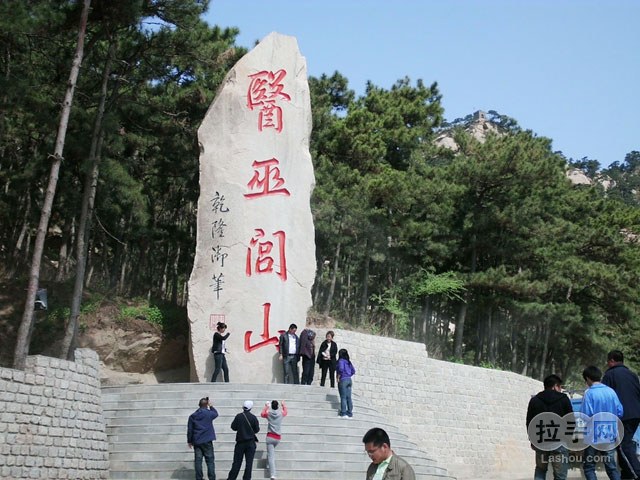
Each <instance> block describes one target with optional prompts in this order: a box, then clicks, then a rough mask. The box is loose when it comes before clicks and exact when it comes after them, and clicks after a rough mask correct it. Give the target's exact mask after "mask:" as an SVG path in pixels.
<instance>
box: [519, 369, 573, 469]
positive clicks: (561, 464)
mask: <svg viewBox="0 0 640 480" xmlns="http://www.w3.org/2000/svg"><path fill="white" fill-rule="evenodd" d="M572 412H573V408H572V407H571V400H569V397H567V395H565V394H564V393H562V380H561V379H560V377H558V376H557V375H549V376H548V377H547V378H545V379H544V390H543V391H542V392H540V393H538V394H537V395H536V396H534V397H532V398H531V400H530V401H529V407H528V408H527V430H529V424H530V423H531V421H532V420H533V419H534V418H535V416H536V415H539V414H541V413H555V414H557V415H558V416H560V417H564V416H565V415H567V414H570V413H572ZM571 420H573V419H571ZM559 424H560V422H558V428H559V427H560V425H559ZM559 433H564V432H559ZM558 438H559V437H558ZM531 448H533V449H534V450H535V452H536V469H535V473H534V477H533V478H534V480H544V479H545V478H546V476H547V468H548V466H549V464H551V466H552V468H553V478H554V480H565V479H566V478H567V471H568V470H569V461H568V451H567V448H566V447H565V446H564V445H561V446H559V447H558V448H556V449H554V450H551V451H543V450H539V449H538V448H536V447H535V446H534V445H533V444H532V445H531Z"/></svg>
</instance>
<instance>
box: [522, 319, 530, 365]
mask: <svg viewBox="0 0 640 480" xmlns="http://www.w3.org/2000/svg"><path fill="white" fill-rule="evenodd" d="M529 338H530V330H529V327H527V328H525V330H524V358H523V362H524V366H523V367H522V372H520V373H521V374H522V375H525V376H526V375H527V372H528V370H529Z"/></svg>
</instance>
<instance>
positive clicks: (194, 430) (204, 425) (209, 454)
mask: <svg viewBox="0 0 640 480" xmlns="http://www.w3.org/2000/svg"><path fill="white" fill-rule="evenodd" d="M198 407H199V408H198V410H196V411H195V412H193V413H192V414H191V415H189V422H188V424H187V443H188V444H189V448H193V453H194V455H195V460H194V466H195V470H196V480H203V479H204V476H203V473H202V457H204V459H205V461H206V463H207V477H209V480H216V463H215V457H214V453H213V441H214V440H215V439H216V431H215V430H214V429H213V421H214V420H215V419H216V418H217V417H218V411H217V410H216V409H215V408H213V406H212V405H211V404H210V403H209V397H205V398H201V399H200V402H198Z"/></svg>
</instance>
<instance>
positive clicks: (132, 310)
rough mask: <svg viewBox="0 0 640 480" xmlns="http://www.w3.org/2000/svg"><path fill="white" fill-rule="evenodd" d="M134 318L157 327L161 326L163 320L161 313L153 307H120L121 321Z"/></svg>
mask: <svg viewBox="0 0 640 480" xmlns="http://www.w3.org/2000/svg"><path fill="white" fill-rule="evenodd" d="M136 318H137V319H141V320H146V321H147V322H149V323H152V324H154V325H159V326H162V324H163V320H164V318H163V315H162V311H161V310H160V309H159V308H158V307H156V306H155V305H123V306H122V307H120V319H121V320H123V321H124V320H131V319H136Z"/></svg>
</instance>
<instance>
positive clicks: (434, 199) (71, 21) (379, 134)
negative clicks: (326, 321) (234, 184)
mask: <svg viewBox="0 0 640 480" xmlns="http://www.w3.org/2000/svg"><path fill="white" fill-rule="evenodd" d="M208 4H209V2H207V1H200V0H158V1H153V2H146V1H140V0H136V1H132V2H127V1H124V0H114V1H112V2H104V1H103V2H97V3H95V5H93V7H92V12H91V15H90V18H89V25H88V32H87V42H86V51H85V59H84V61H83V68H82V73H81V75H80V78H79V81H78V86H77V95H76V100H75V101H74V108H73V111H72V115H71V118H70V126H69V131H68V134H67V142H66V146H65V159H64V162H63V166H62V169H61V172H60V179H59V188H58V193H57V195H56V199H55V203H54V205H53V211H52V221H51V225H50V227H51V229H50V238H49V239H48V241H47V251H46V253H45V255H46V258H47V259H48V260H50V261H48V262H46V268H47V269H50V270H48V271H47V273H46V275H47V276H49V277H58V280H68V279H70V278H71V276H72V273H71V272H72V271H73V268H72V267H73V264H74V261H75V259H74V256H73V255H74V254H70V252H72V251H73V247H74V242H75V236H76V233H77V232H76V229H77V225H78V217H79V211H80V197H81V191H82V183H83V178H84V174H85V172H86V170H87V157H88V152H89V149H90V141H91V139H92V136H93V131H92V129H93V124H94V121H95V117H96V105H98V101H99V98H100V91H99V90H100V87H99V86H100V81H101V77H102V73H103V71H104V68H105V63H106V60H107V55H108V52H109V51H110V50H112V51H115V53H114V56H115V58H114V62H113V71H112V74H111V75H110V76H109V82H108V99H109V100H108V102H107V106H106V112H105V118H104V123H103V129H102V132H101V137H100V138H101V141H102V150H101V162H100V177H99V180H98V185H97V192H96V198H95V211H94V215H93V218H92V224H91V225H90V226H89V230H90V231H89V245H90V249H89V257H90V260H89V268H88V271H90V272H91V277H90V282H91V284H92V285H91V287H94V288H92V290H93V291H95V289H96V287H98V288H99V289H100V290H101V291H103V292H108V293H105V296H107V295H108V298H113V297H114V296H115V297H118V296H123V297H136V296H139V297H143V298H147V299H148V298H153V299H154V301H153V303H151V304H149V303H148V301H147V300H140V299H138V300H136V301H135V302H134V303H130V304H127V305H125V306H123V307H122V308H121V319H122V321H126V319H129V318H138V317H139V318H144V319H145V320H146V321H149V322H151V323H154V324H156V325H159V326H161V327H162V329H163V332H164V333H165V334H174V333H186V328H187V322H186V312H185V309H184V304H185V301H186V293H185V292H186V288H185V285H186V282H187V278H188V276H189V273H190V271H191V268H192V264H193V255H194V250H195V231H196V228H195V227H196V225H195V223H196V205H197V200H198V192H199V189H198V156H199V147H198V142H197V128H198V126H199V125H200V123H201V121H202V119H203V118H204V115H205V114H206V112H207V109H208V107H209V105H210V103H211V101H212V100H213V97H214V95H215V92H216V90H217V88H218V87H219V86H220V84H221V82H222V80H223V79H224V77H225V75H226V73H227V72H228V71H229V68H230V67H231V66H232V65H233V64H234V63H235V62H236V61H237V60H238V59H239V58H240V56H241V55H242V54H243V53H244V51H245V49H244V48H242V47H239V46H237V45H235V37H236V36H237V34H238V31H237V29H235V28H220V27H217V26H209V25H206V24H205V23H204V22H203V21H202V20H201V19H200V18H199V15H200V14H201V12H202V11H204V9H206V8H207V6H208ZM78 14H79V11H78V8H77V3H76V2H49V1H45V0H35V1H30V2H20V1H17V0H13V1H7V2H1V3H0V41H1V42H2V45H3V55H2V56H1V58H0V92H1V93H0V164H1V165H2V168H1V169H0V188H1V189H2V192H3V195H2V197H0V225H2V226H3V228H2V229H0V259H1V260H2V261H3V271H6V272H7V275H9V276H19V275H20V272H25V271H27V270H28V269H27V268H26V267H27V265H28V260H29V259H28V252H29V251H30V247H31V245H30V242H32V241H33V231H34V230H35V228H36V226H37V224H38V219H39V215H40V212H39V209H40V208H41V205H42V198H43V192H44V191H45V185H46V181H47V175H48V165H49V163H48V160H47V158H48V155H49V154H50V153H51V152H52V151H53V143H54V140H55V134H56V122H57V118H58V115H59V104H60V101H61V99H62V95H63V92H64V89H65V87H66V78H67V76H68V71H69V65H70V62H71V57H72V55H73V51H74V45H75V41H76V38H75V37H76V33H77V20H78ZM112 47H113V48H112ZM309 85H310V90H311V102H312V115H313V125H314V129H313V132H312V137H311V139H310V149H311V153H312V159H313V162H314V167H315V176H316V188H315V190H314V192H313V196H312V204H311V207H312V213H313V216H314V225H315V230H316V249H317V250H316V256H317V262H318V265H319V267H318V269H317V272H318V274H317V275H318V276H317V279H316V283H315V285H314V292H313V294H314V299H316V303H315V305H314V307H315V308H316V309H317V310H318V311H322V312H325V311H326V312H330V313H331V314H332V315H335V316H337V317H338V318H339V319H341V320H339V324H344V325H346V326H354V327H358V328H365V329H368V330H369V331H371V332H373V333H375V334H384V335H396V336H400V337H403V338H409V339H412V340H415V341H420V342H424V344H425V345H427V346H428V348H429V349H430V353H434V352H436V353H435V354H441V355H442V356H443V357H445V358H446V357H449V356H451V354H452V353H454V352H453V349H454V348H456V349H459V351H458V352H455V353H456V355H457V358H461V359H463V360H464V361H465V362H467V363H474V364H476V365H486V366H494V367H498V368H504V369H510V370H514V371H525V370H526V371H527V373H528V374H530V375H535V376H541V375H542V374H543V373H546V371H547V370H549V368H551V367H550V366H551V365H553V366H554V368H556V369H557V370H558V371H559V372H560V373H561V374H562V376H565V377H566V376H570V374H571V372H572V371H575V370H576V369H578V368H579V366H581V365H583V364H585V363H595V364H599V363H601V361H602V356H603V355H604V353H606V351H607V350H608V349H611V348H613V347H615V348H621V349H623V350H625V353H627V352H628V356H629V359H630V363H631V364H632V365H633V362H639V363H638V364H640V357H639V358H636V357H635V356H634V354H633V352H638V351H640V349H639V348H638V347H640V345H639V342H638V340H637V339H638V338H640V322H639V320H638V319H639V318H640V300H639V299H638V296H637V285H638V284H640V243H639V242H638V238H639V237H638V235H640V203H639V200H640V197H639V196H638V195H639V194H638V192H640V153H639V152H638V151H632V152H630V153H629V154H628V155H627V156H626V157H625V159H624V161H622V162H614V163H613V164H612V165H611V166H610V167H609V168H607V169H605V170H600V166H599V164H598V162H597V161H596V160H590V159H588V158H587V157H585V158H583V159H582V160H579V161H571V160H570V161H568V162H567V160H566V159H565V158H564V157H562V155H560V154H557V153H555V152H553V151H552V150H551V140H549V139H546V138H542V137H538V136H537V135H535V134H534V133H533V132H531V131H526V130H523V129H522V128H521V127H519V126H518V124H517V122H516V121H515V120H514V119H513V118H510V117H508V116H506V115H503V114H499V113H498V112H496V111H493V110H490V111H489V112H488V113H487V115H486V119H487V120H488V121H489V122H490V123H492V124H493V125H494V126H496V127H497V132H498V133H494V134H491V135H488V136H487V137H486V139H484V140H483V141H479V140H477V139H475V138H474V137H472V136H471V135H470V134H469V133H467V132H468V130H469V129H468V128H467V127H469V125H470V123H471V122H472V121H473V116H472V115H470V116H468V117H465V118H461V119H456V120H454V121H453V122H451V123H444V111H443V108H442V105H441V96H440V93H439V88H438V85H437V83H435V82H433V83H431V84H427V83H424V82H423V81H422V80H417V81H414V82H413V81H411V80H410V79H408V78H401V79H400V80H398V81H397V82H396V83H395V84H394V85H393V86H392V87H391V88H389V89H385V88H381V87H378V86H376V85H373V84H368V85H367V89H366V92H365V93H364V94H363V95H361V96H358V95H356V94H355V92H354V91H353V90H351V89H349V83H348V79H347V78H346V77H344V76H343V75H341V74H340V73H339V72H334V73H333V74H331V75H321V76H320V77H319V78H310V79H309ZM445 130H446V131H448V132H449V133H451V134H452V135H453V138H454V139H455V141H456V143H457V144H458V146H459V149H458V150H457V151H455V152H454V151H452V150H447V149H444V148H440V147H436V146H435V145H434V140H435V138H436V136H437V135H439V134H441V133H443V132H444V131H445ZM569 167H573V168H580V169H581V170H582V171H584V172H585V173H587V175H588V176H589V177H590V178H592V179H593V180H594V181H595V182H596V183H595V184H594V185H593V186H585V185H582V186H577V187H576V186H572V185H571V184H570V183H569V181H568V180H567V179H566V175H565V172H566V169H567V168H569ZM597 182H602V183H601V184H600V183H597ZM52 266H55V268H54V267H52ZM87 281H89V278H88V279H87ZM118 298H120V297H118ZM102 301H103V298H101V297H98V296H95V297H90V298H86V299H84V301H83V302H82V311H81V314H91V313H94V312H95V311H96V309H97V308H98V306H100V305H101V304H102V303H101V302H102ZM41 316H42V318H41V319H40V320H39V321H40V323H39V324H38V325H39V326H38V328H40V326H42V328H45V329H47V328H48V329H50V331H51V332H53V331H55V330H56V329H60V328H61V326H62V325H63V324H64V322H65V321H66V319H67V318H68V316H69V311H68V308H66V307H64V306H61V305H55V306H52V307H51V311H49V312H47V314H46V315H41ZM82 324H83V323H82V319H81V323H80V325H81V326H82ZM47 331H49V330H47Z"/></svg>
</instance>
